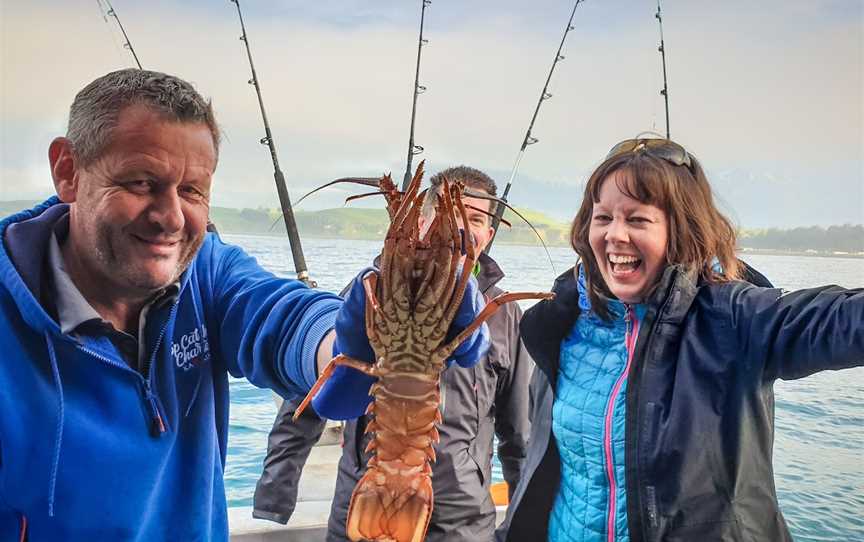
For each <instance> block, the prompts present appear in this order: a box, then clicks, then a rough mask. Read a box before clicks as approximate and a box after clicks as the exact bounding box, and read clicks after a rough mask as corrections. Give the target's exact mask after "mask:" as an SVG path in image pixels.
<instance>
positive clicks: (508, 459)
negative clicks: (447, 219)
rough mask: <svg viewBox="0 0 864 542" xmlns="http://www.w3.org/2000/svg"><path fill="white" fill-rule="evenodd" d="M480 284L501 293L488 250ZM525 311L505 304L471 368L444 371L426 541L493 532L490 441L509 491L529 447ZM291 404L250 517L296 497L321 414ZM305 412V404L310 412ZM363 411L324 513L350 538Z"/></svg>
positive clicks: (288, 506) (479, 537)
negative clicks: (294, 416) (297, 411)
mask: <svg viewBox="0 0 864 542" xmlns="http://www.w3.org/2000/svg"><path fill="white" fill-rule="evenodd" d="M480 269H481V273H480V275H479V276H478V277H477V281H478V284H479V286H480V290H481V291H482V292H483V294H484V295H485V296H486V297H487V299H489V298H492V297H495V296H497V295H498V294H500V293H502V290H501V289H500V288H498V287H497V286H495V284H496V283H497V282H498V281H500V280H501V278H503V276H504V274H503V272H502V271H501V269H500V268H499V267H498V265H497V264H496V263H495V261H494V260H493V259H492V258H490V257H489V256H487V255H485V254H482V255H481V256H480ZM520 317H521V310H520V309H519V306H518V305H517V304H516V303H508V304H507V305H504V306H503V307H502V308H501V309H499V311H498V312H497V313H496V314H495V315H493V316H492V317H491V318H490V319H489V320H488V322H487V323H488V325H489V331H490V336H491V339H492V341H491V343H492V344H491V347H490V349H489V353H488V354H487V356H486V358H485V359H483V360H481V361H480V362H479V363H478V364H477V365H476V366H474V367H473V368H471V369H462V368H459V367H453V368H451V369H448V370H446V371H444V372H443V373H442V374H441V388H442V400H443V402H444V411H443V423H442V424H441V425H439V427H438V430H439V433H440V435H441V441H440V442H439V443H438V444H437V445H436V446H435V452H436V456H437V461H436V462H435V463H434V464H433V465H432V472H433V475H432V486H433V490H434V495H435V496H434V499H435V502H434V506H433V510H432V519H431V520H430V523H429V531H428V534H427V537H426V540H427V542H436V541H447V542H451V541H452V542H459V541H465V542H476V541H481V542H482V541H487V540H490V539H491V538H492V536H493V531H494V528H495V527H494V525H495V506H494V504H493V503H492V500H491V497H490V495H489V486H490V484H491V476H492V441H493V436H497V437H498V458H499V460H500V462H501V466H502V471H503V474H504V479H505V480H506V481H507V482H508V484H509V487H510V490H511V493H512V491H513V489H515V487H516V485H517V483H518V481H519V477H520V473H521V469H522V463H523V461H524V458H525V454H526V450H527V442H526V437H527V435H528V432H529V429H530V423H529V420H528V408H529V406H528V385H529V381H530V374H531V370H532V367H533V365H534V364H533V362H532V361H531V359H530V357H528V354H527V352H526V351H525V348H524V347H523V345H522V342H521V341H520V339H519V318H520ZM294 408H295V405H294V404H292V403H288V402H286V403H285V404H283V407H282V410H281V411H280V413H279V416H278V418H277V421H276V423H275V424H274V427H273V431H272V432H271V434H270V443H269V447H268V453H267V459H266V460H265V468H264V473H263V474H262V476H261V479H260V480H259V482H258V486H257V488H256V491H255V500H254V512H253V514H254V515H255V516H256V517H260V518H265V519H272V520H274V521H282V522H284V521H287V520H288V518H289V517H290V515H291V512H292V511H293V509H294V503H295V502H296V498H297V495H296V488H297V481H298V479H299V476H300V471H301V469H302V467H303V463H305V461H306V458H307V457H308V455H309V448H310V447H311V446H313V445H314V443H315V441H316V440H317V438H318V436H319V435H320V433H321V431H322V430H323V427H324V425H323V422H320V420H318V421H317V422H316V418H312V417H307V413H306V412H304V414H303V416H302V417H301V419H300V420H298V423H297V424H295V423H292V422H291V421H290V416H289V415H288V414H289V412H291V413H293V411H294ZM307 412H308V411H307ZM366 423H367V420H366V418H360V419H359V420H352V421H349V422H347V423H346V425H345V431H344V444H343V452H342V458H341V461H340V462H339V475H338V478H337V481H336V492H335V496H334V498H333V506H332V509H331V514H330V524H329V528H328V531H329V532H328V535H327V539H328V540H330V541H333V540H347V538H346V537H345V521H346V517H347V513H348V505H349V503H350V498H351V493H352V492H353V490H354V486H355V485H356V484H357V482H358V481H359V480H360V477H361V476H362V475H363V473H364V472H365V470H366V463H367V461H368V460H369V457H370V456H369V455H368V454H364V453H363V450H365V448H366V444H367V442H368V439H369V438H370V436H369V435H364V430H365V427H366Z"/></svg>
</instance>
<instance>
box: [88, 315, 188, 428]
mask: <svg viewBox="0 0 864 542" xmlns="http://www.w3.org/2000/svg"><path fill="white" fill-rule="evenodd" d="M176 310H177V304H176V303H175V304H174V307H172V309H171V314H170V315H169V316H168V319H167V320H166V321H165V323H163V324H162V329H160V330H159V338H158V339H157V340H156V346H155V348H153V352H152V353H151V357H150V359H148V360H145V361H144V364H143V365H142V367H141V372H138V371H135V370H133V369H130V368H129V366H128V365H126V364H125V363H123V364H121V363H118V362H117V361H115V360H113V359H111V358H107V357H105V356H103V355H102V354H98V353H96V352H94V351H92V350H90V349H88V348H86V347H85V346H82V345H81V344H77V343H76V345H75V346H76V347H77V348H78V349H79V350H81V351H82V352H85V353H87V354H89V355H91V356H93V357H94V358H96V359H98V360H100V361H102V362H104V363H107V364H108V365H111V366H113V367H117V368H119V369H122V370H124V371H131V372H133V373H135V375H136V376H137V377H138V378H140V379H141V380H142V382H143V384H144V386H143V387H144V399H145V400H146V404H147V410H148V411H149V412H148V413H147V414H148V415H149V417H150V433H151V434H152V435H153V436H154V437H158V436H160V435H162V434H163V433H165V432H166V431H167V428H166V427H165V422H164V420H163V419H162V413H161V412H160V411H159V401H158V399H157V398H156V394H155V393H153V386H152V383H151V382H150V367H151V365H152V364H153V360H154V359H155V358H156V353H157V352H158V351H159V347H160V346H161V345H162V338H163V337H164V336H165V329H166V328H167V327H168V322H170V321H171V318H173V317H174V313H175V312H176ZM138 340H141V337H139V338H138Z"/></svg>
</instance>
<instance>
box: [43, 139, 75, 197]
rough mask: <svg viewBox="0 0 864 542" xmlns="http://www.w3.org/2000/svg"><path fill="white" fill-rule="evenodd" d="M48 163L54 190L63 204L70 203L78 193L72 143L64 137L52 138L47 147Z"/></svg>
mask: <svg viewBox="0 0 864 542" xmlns="http://www.w3.org/2000/svg"><path fill="white" fill-rule="evenodd" d="M48 162H49V163H50V164H51V177H52V178H53V179H54V190H55V191H56V192H57V195H58V196H59V197H60V200H61V201H63V202H64V203H72V202H73V201H75V199H76V195H77V193H78V175H76V170H77V167H76V164H75V157H74V156H73V154H72V142H71V141H69V140H68V139H67V138H65V137H57V138H54V141H52V142H51V145H50V146H49V147H48Z"/></svg>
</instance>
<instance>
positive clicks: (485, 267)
mask: <svg viewBox="0 0 864 542" xmlns="http://www.w3.org/2000/svg"><path fill="white" fill-rule="evenodd" d="M477 263H478V264H480V274H479V275H477V285H478V286H480V291H481V292H482V293H484V294H485V293H486V292H487V291H488V290H489V289H490V288H492V287H493V286H495V285H496V284H498V282H500V281H501V279H503V278H504V271H502V270H501V267H500V266H499V265H498V262H496V261H495V260H493V259H492V256H489V255H488V254H486V253H485V252H481V253H480V256H479V257H478V258H477Z"/></svg>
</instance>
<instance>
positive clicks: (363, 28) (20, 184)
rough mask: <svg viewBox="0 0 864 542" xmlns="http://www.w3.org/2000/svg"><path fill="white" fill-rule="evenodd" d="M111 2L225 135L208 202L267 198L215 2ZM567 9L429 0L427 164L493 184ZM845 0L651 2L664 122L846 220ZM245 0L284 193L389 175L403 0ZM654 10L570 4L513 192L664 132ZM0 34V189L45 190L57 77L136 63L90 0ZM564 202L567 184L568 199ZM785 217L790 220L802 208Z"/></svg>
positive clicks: (403, 103) (38, 11) (228, 9)
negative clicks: (833, 201) (660, 18)
mask: <svg viewBox="0 0 864 542" xmlns="http://www.w3.org/2000/svg"><path fill="white" fill-rule="evenodd" d="M113 6H114V8H115V9H116V10H117V13H118V14H119V16H120V20H121V22H122V23H123V24H124V26H125V28H126V31H127V32H128V34H129V36H130V39H131V41H132V44H133V46H134V47H135V50H136V52H137V53H138V56H139V58H140V59H141V62H142V63H143V65H144V67H145V68H149V69H155V70H160V71H165V72H169V73H173V74H176V75H179V76H181V77H183V78H185V79H188V80H190V81H191V82H193V83H194V84H195V85H196V86H197V88H198V89H199V90H200V91H201V92H202V94H204V95H205V96H209V97H212V100H213V104H214V106H215V109H216V112H217V117H218V119H219V122H220V124H221V126H222V128H223V130H224V133H225V140H224V147H223V150H222V154H221V162H220V165H219V170H218V171H217V175H216V179H215V188H214V195H213V202H212V203H213V204H214V205H221V206H232V207H243V206H259V205H263V206H267V207H276V206H278V203H277V198H276V194H275V189H274V188H273V182H272V178H273V177H272V164H271V162H270V158H269V154H268V152H267V149H266V147H264V146H262V145H260V144H259V143H258V140H259V139H260V138H261V137H262V136H263V128H262V126H261V118H260V113H259V111H258V107H257V102H256V98H255V94H254V90H253V88H252V87H251V86H250V85H248V84H247V83H246V81H247V79H249V66H248V64H247V61H246V56H245V54H246V53H245V50H244V48H243V44H242V42H241V41H239V40H238V37H239V35H240V27H239V22H238V19H237V13H236V8H235V6H234V4H233V3H231V2H229V1H227V0H206V1H205V0H186V1H183V2H180V1H174V2H169V1H164V0H151V1H147V2H143V1H139V2H132V1H128V0H114V2H113ZM572 6H573V2H572V1H570V0H537V1H535V2H524V1H515V0H496V1H492V0H471V1H470V2H466V1H457V0H433V3H432V4H431V5H430V6H429V7H428V8H427V11H426V28H425V34H426V37H427V38H428V40H429V45H428V46H427V47H425V48H424V50H423V62H422V65H421V69H420V71H421V84H423V85H425V86H427V87H428V90H427V92H426V93H425V94H423V95H422V96H420V98H419V103H418V110H417V127H416V142H417V143H419V144H420V145H422V146H424V147H425V149H426V151H425V152H424V153H423V154H422V155H421V157H420V158H426V159H427V168H428V169H431V170H433V171H434V170H436V169H440V168H442V167H446V166H449V165H455V164H459V163H468V164H471V165H475V166H477V167H480V168H483V169H487V170H489V171H490V172H492V173H493V174H494V175H495V176H496V177H497V178H498V181H499V184H502V185H503V184H504V183H506V180H507V176H508V173H509V171H510V169H511V167H512V165H513V162H514V160H515V158H516V156H517V152H518V149H519V145H520V144H521V141H522V137H523V136H524V133H525V129H526V128H527V125H528V122H529V120H530V118H531V114H532V113H533V110H534V106H535V104H536V101H537V98H538V96H539V93H540V89H541V88H542V85H543V82H544V80H545V78H546V75H547V72H548V70H549V66H550V64H551V62H552V59H553V55H554V53H555V50H556V48H557V46H558V43H559V42H560V39H561V35H562V32H563V29H564V25H565V23H566V21H567V18H568V17H569V15H570V11H571V9H572ZM862 6H864V3H862V2H861V1H860V0H808V1H799V0H785V1H779V0H768V1H763V2H758V3H756V2H744V1H730V2H716V1H702V0H690V1H683V0H668V1H666V2H665V3H664V4H663V11H664V33H665V39H666V48H667V63H668V70H669V94H670V103H671V131H672V137H673V139H676V140H678V141H680V142H681V143H683V144H684V145H685V146H687V147H688V148H690V149H691V150H692V151H693V152H694V154H696V155H697V156H698V157H699V158H700V159H701V160H702V162H703V164H704V165H705V166H706V169H707V170H708V171H709V173H710V174H715V175H717V176H721V175H726V174H727V173H728V172H729V171H742V172H745V173H744V174H742V175H740V176H739V177H741V178H740V179H739V177H735V179H736V180H735V181H734V182H739V183H746V182H760V179H773V180H777V179H779V181H778V186H779V189H780V190H782V189H783V185H784V182H783V181H784V180H786V179H793V180H795V181H796V182H797V184H795V186H797V187H798V188H797V189H798V190H800V189H801V188H800V187H801V186H805V187H807V188H805V190H812V195H813V197H816V196H817V195H820V194H821V196H822V197H823V198H824V196H825V192H826V190H827V191H829V192H830V196H831V197H836V198H837V200H838V201H841V202H842V205H841V206H838V209H839V210H838V212H837V214H838V215H839V216H838V217H837V220H838V222H857V223H861V222H864V85H862V48H864V45H862V33H864V31H862V28H864V16H862ZM242 8H243V10H244V18H245V22H246V26H247V31H248V33H249V37H250V44H251V46H252V53H253V55H254V59H255V63H256V68H257V71H258V75H259V79H260V82H261V84H262V87H263V93H264V100H265V105H266V107H267V113H268V116H269V118H270V122H271V125H272V129H273V134H274V137H275V141H276V145H277V148H278V150H279V157H280V162H281V164H282V169H283V170H284V172H285V175H286V179H287V181H288V186H289V191H290V192H291V194H292V196H293V197H294V199H296V198H297V197H298V196H299V194H300V193H302V192H305V191H307V190H309V189H311V188H312V187H314V186H317V185H319V184H322V183H323V182H326V181H327V180H330V179H333V178H336V177H341V176H346V175H364V176H365V175H379V174H381V173H382V172H386V171H393V172H394V177H397V178H399V179H401V177H402V174H403V172H404V170H405V158H406V151H407V140H408V129H409V121H410V112H411V99H412V86H413V75H414V62H415V57H416V50H417V49H416V46H417V30H418V24H419V18H420V0H417V1H408V0H401V1H395V0H376V1H374V2H372V1H369V0H342V1H330V0H317V1H315V2H309V1H308V0H307V1H300V0H282V1H276V0H271V1H262V0H257V1H246V2H243V3H242ZM656 8H657V5H656V2H652V1H651V0H644V1H638V2H637V1H631V0H589V1H588V2H585V3H583V4H581V5H580V6H579V7H578V9H577V11H576V17H575V19H574V26H575V30H574V32H572V33H571V34H570V35H569V37H568V39H567V42H566V44H565V47H564V51H563V52H564V55H565V56H566V59H565V60H564V61H563V62H561V63H559V65H558V67H557V68H556V72H555V74H554V76H553V78H552V82H551V85H550V91H551V92H552V94H553V95H554V96H553V98H552V99H551V100H549V101H546V102H544V105H543V107H542V108H541V110H540V114H539V118H538V120H537V123H536V125H535V128H534V135H535V136H536V137H538V138H539V139H540V143H538V144H537V145H533V146H531V147H529V148H528V151H527V152H526V154H525V157H524V159H523V161H522V165H521V167H520V170H519V177H517V179H516V181H515V183H514V186H513V189H512V191H511V198H510V199H511V201H513V202H515V203H516V204H517V205H518V204H519V201H520V197H525V196H526V194H522V195H521V196H520V190H526V189H527V188H528V187H535V190H538V189H537V188H536V187H537V186H543V187H545V188H543V189H542V190H544V191H548V198H549V200H550V201H552V200H556V203H558V204H559V205H558V207H559V208H560V206H561V205H560V204H561V201H560V199H561V197H562V196H560V195H559V196H558V197H557V198H556V189H555V187H556V185H557V186H560V187H565V188H567V189H566V190H565V189H563V188H562V190H561V194H567V196H566V197H568V198H569V197H573V196H571V195H572V194H575V193H577V191H576V190H575V189H574V187H576V186H578V185H579V183H583V182H584V180H585V177H586V175H587V174H588V173H590V171H591V169H592V168H593V167H595V166H596V165H597V164H598V163H599V162H600V160H601V159H602V158H603V156H604V155H605V153H606V151H607V150H608V149H609V147H611V145H612V144H613V143H615V142H617V141H618V140H621V139H624V138H628V137H632V136H634V135H635V134H636V133H638V132H640V131H643V130H650V129H654V130H656V131H663V130H664V112H663V101H662V97H661V96H660V95H659V90H660V88H661V87H662V72H661V65H660V57H659V54H658V52H657V45H658V40H659V32H658V27H657V24H656V20H655V19H654V12H655V11H656ZM0 32H2V35H0V40H2V42H0V45H2V50H0V85H2V86H0V138H2V140H0V200H11V199H35V198H41V197H45V196H47V195H49V194H51V193H52V192H53V189H52V185H51V182H50V177H49V171H48V167H47V158H46V156H47V147H48V143H49V142H50V141H51V139H52V138H53V137H55V136H56V135H62V134H63V133H64V131H65V123H66V120H67V115H68V107H69V104H70V103H71V100H72V98H73V96H74V94H75V93H76V92H77V91H78V90H79V89H80V88H81V87H83V86H84V85H86V84H87V83H88V82H90V81H91V80H93V79H94V78H96V77H98V76H100V75H102V74H104V73H106V72H108V71H111V70H114V69H118V68H122V67H129V66H132V65H133V60H132V57H131V55H130V54H129V52H128V51H126V50H124V49H123V47H122V41H123V38H122V36H121V34H120V32H119V29H118V28H117V25H116V22H115V21H114V20H113V19H112V18H108V19H107V22H106V20H105V18H103V13H102V12H101V11H100V6H99V3H98V2H97V0H64V1H59V0H54V1H50V0H31V1H28V2H21V1H11V0H0ZM415 160H416V159H415ZM415 163H416V162H415ZM521 179H526V180H525V181H524V182H523V184H522V185H520V180H521ZM528 179H530V180H532V181H538V182H540V183H542V184H536V183H535V184H531V182H529V181H528ZM748 179H749V180H748ZM829 180H830V182H829ZM520 186H522V187H523V188H522V189H520ZM344 194H345V192H343V191H340V190H332V191H329V193H327V194H325V195H323V196H321V197H316V198H313V199H312V200H311V201H310V202H309V204H308V206H307V204H306V203H304V205H303V208H306V209H315V208H321V207H332V206H335V205H338V204H339V198H341V197H344ZM541 195H543V194H541ZM532 196H535V197H536V196H538V194H532ZM809 196H810V194H808V193H804V194H802V196H801V197H802V198H803V199H804V200H805V201H806V199H807V198H808V197H809ZM532 201H533V200H532ZM578 203H579V202H578V199H577V198H576V197H573V202H572V208H573V209H575V208H576V207H577V205H578ZM767 203H768V202H766V204H767ZM550 205H551V204H550ZM533 206H534V207H537V205H533ZM769 207H770V205H769ZM766 210H768V211H770V212H771V213H779V214H780V215H782V213H783V209H766ZM733 211H734V210H733ZM823 211H824V209H823ZM748 212H749V211H748ZM557 214H558V215H559V216H560V215H561V214H562V213H560V212H559V213H557ZM565 214H566V213H565ZM790 216H791V215H790ZM789 220H790V221H792V222H794V223H792V224H789V225H809V224H807V223H806V220H805V219H802V218H800V216H799V215H796V216H795V218H794V219H793V218H790V219H789ZM825 221H826V220H825V219H820V220H815V219H814V221H813V223H820V222H821V223H824V222H825ZM745 222H746V220H745ZM744 225H745V226H746V225H747V224H746V223H745V224H744Z"/></svg>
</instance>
